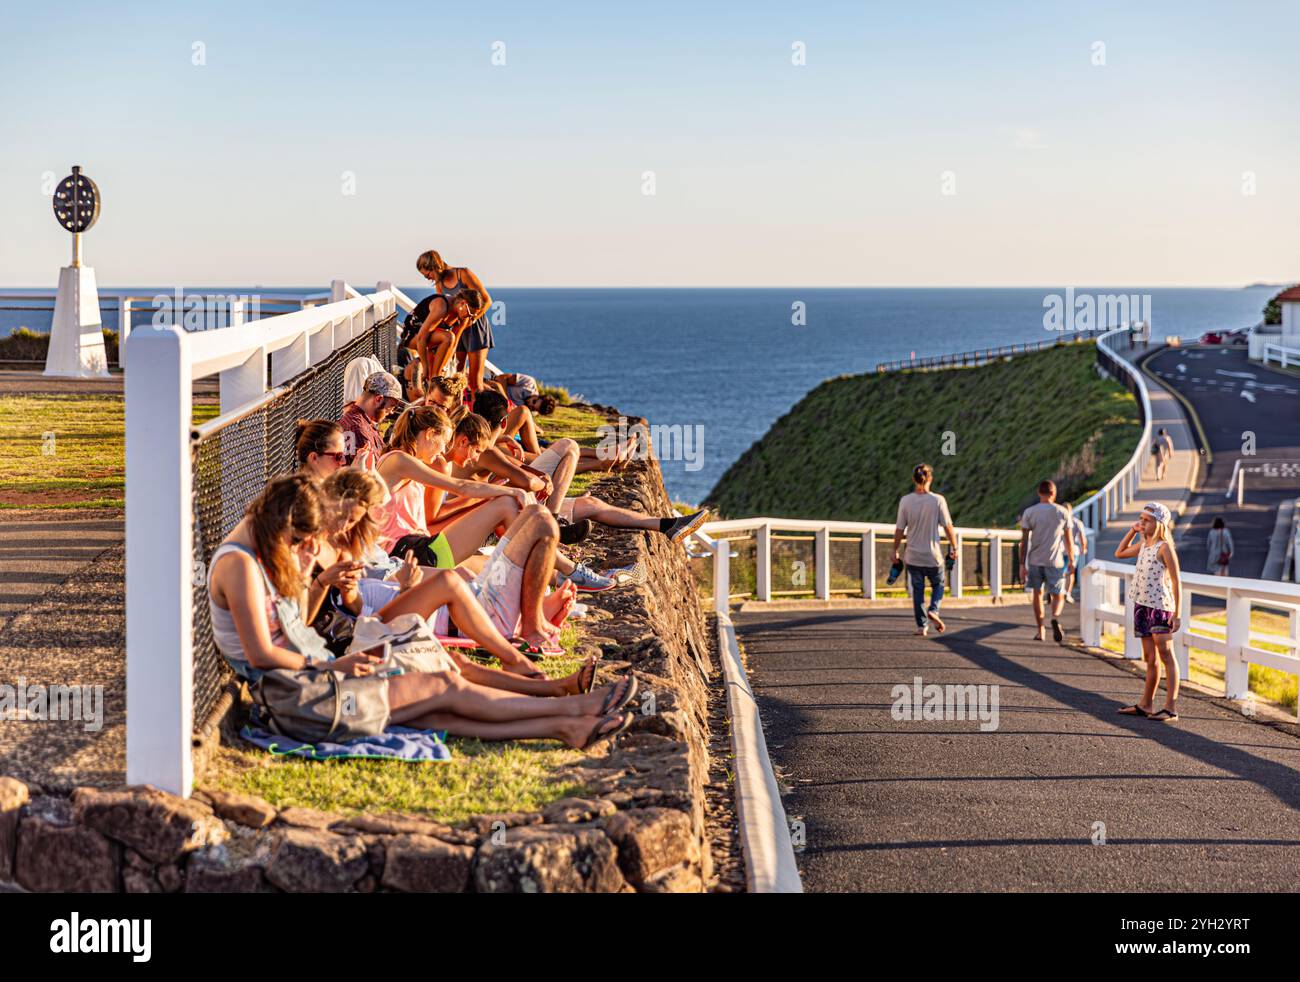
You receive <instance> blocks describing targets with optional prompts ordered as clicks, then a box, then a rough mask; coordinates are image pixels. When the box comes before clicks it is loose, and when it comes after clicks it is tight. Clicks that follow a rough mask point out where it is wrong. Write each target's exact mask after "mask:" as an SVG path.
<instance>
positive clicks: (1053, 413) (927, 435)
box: [708, 343, 1140, 526]
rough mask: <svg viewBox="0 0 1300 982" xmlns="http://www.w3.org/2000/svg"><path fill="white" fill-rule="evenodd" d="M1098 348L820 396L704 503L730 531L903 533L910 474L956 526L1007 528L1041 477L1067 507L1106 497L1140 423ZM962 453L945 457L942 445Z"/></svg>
mask: <svg viewBox="0 0 1300 982" xmlns="http://www.w3.org/2000/svg"><path fill="white" fill-rule="evenodd" d="M1094 362H1095V351H1094V348H1093V345H1092V344H1091V343H1088V344H1077V345H1076V344H1071V345H1063V346H1059V347H1055V348H1051V349H1049V350H1047V351H1044V352H1041V353H1036V354H1032V355H1025V356H1023V357H1020V358H1016V359H1014V360H1012V361H1008V362H999V363H996V364H993V365H986V366H982V367H980V368H961V369H949V370H945V371H933V372H904V373H892V374H888V375H876V374H869V375H851V376H841V377H839V378H835V379H830V380H828V381H826V382H823V383H822V384H821V385H819V386H818V387H817V388H815V389H813V390H812V391H811V392H810V393H808V395H806V396H805V397H804V398H803V399H802V400H801V401H800V402H799V403H798V404H797V405H795V407H794V408H793V409H792V410H791V411H790V412H789V413H787V414H786V415H785V416H783V417H781V418H780V419H779V420H777V421H776V423H774V424H773V426H772V428H771V429H770V430H769V431H768V432H767V434H766V435H765V436H764V437H763V438H762V439H761V440H759V441H758V443H756V444H754V446H752V447H750V449H749V450H747V451H746V452H745V453H744V455H743V456H741V458H740V459H739V460H738V461H737V462H736V463H735V464H733V465H732V466H731V468H730V469H729V470H728V471H727V473H726V474H724V475H723V477H722V479H721V480H720V481H719V482H718V485H717V487H715V488H714V489H713V491H712V492H710V494H709V498H708V502H709V503H710V504H712V505H713V506H714V507H716V508H717V510H718V511H719V512H720V513H721V514H722V515H724V516H726V517H728V518H742V517H747V516H753V515H773V516H780V517H783V518H835V519H841V520H849V521H854V520H856V521H876V522H889V521H893V519H894V516H895V514H896V512H897V508H898V498H899V496H900V495H901V494H904V493H906V492H907V491H908V490H910V480H909V478H910V474H911V470H912V468H913V467H914V466H915V465H916V464H918V463H920V462H922V461H925V462H927V463H929V464H931V466H933V467H934V468H935V490H936V491H939V492H940V493H942V494H944V495H946V496H947V498H948V504H949V506H950V508H951V510H952V514H953V519H954V521H955V522H956V523H957V524H958V525H972V526H978V525H990V526H994V525H1009V524H1010V523H1012V522H1013V521H1015V519H1016V517H1017V515H1018V514H1019V512H1020V510H1021V509H1023V508H1024V507H1025V506H1026V505H1028V504H1031V503H1032V502H1033V501H1034V500H1035V496H1034V494H1033V489H1034V487H1035V486H1036V485H1037V484H1038V482H1039V481H1041V480H1042V479H1043V478H1044V477H1050V478H1053V479H1055V480H1056V481H1057V483H1058V485H1060V488H1061V500H1065V501H1077V500H1079V499H1081V498H1083V497H1085V496H1086V495H1088V494H1090V493H1091V492H1092V491H1094V490H1096V489H1097V488H1099V487H1101V486H1102V485H1103V484H1104V483H1105V482H1106V481H1107V480H1109V478H1110V476H1111V475H1112V474H1114V473H1115V471H1117V470H1118V469H1119V468H1120V467H1121V466H1123V464H1124V463H1125V462H1126V461H1127V459H1128V457H1129V456H1130V455H1131V454H1132V453H1133V447H1134V446H1135V444H1136V442H1137V438H1138V435H1139V432H1140V426H1139V424H1138V409H1137V404H1136V402H1135V401H1134V400H1133V398H1132V397H1131V396H1130V395H1129V394H1128V393H1127V392H1126V391H1125V390H1124V388H1123V387H1122V386H1120V385H1118V384H1116V383H1114V382H1111V381H1109V380H1103V379H1100V378H1098V376H1097V374H1096V371H1095V369H1094V367H1093V366H1094ZM947 431H951V432H952V433H953V434H954V436H955V446H956V453H955V454H954V455H952V456H945V455H944V454H943V453H942V450H943V448H944V434H945V432H947Z"/></svg>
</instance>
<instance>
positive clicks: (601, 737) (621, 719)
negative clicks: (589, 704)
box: [579, 713, 636, 750]
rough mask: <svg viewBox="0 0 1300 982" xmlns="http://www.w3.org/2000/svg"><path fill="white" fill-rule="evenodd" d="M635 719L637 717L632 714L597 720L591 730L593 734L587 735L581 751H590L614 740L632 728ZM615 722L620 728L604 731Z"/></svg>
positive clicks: (604, 717) (603, 717) (621, 714)
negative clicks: (607, 741)
mask: <svg viewBox="0 0 1300 982" xmlns="http://www.w3.org/2000/svg"><path fill="white" fill-rule="evenodd" d="M635 718H636V717H634V716H633V715H632V714H631V713H619V714H618V715H616V716H615V715H610V716H602V717H601V718H600V719H598V720H596V725H595V726H593V727H592V728H591V732H590V733H588V734H587V740H586V742H585V743H583V745H582V746H581V747H580V748H579V749H581V750H590V749H591V748H592V747H594V746H595V745H596V744H598V743H601V742H603V741H605V740H612V739H614V737H616V736H618V735H619V734H620V733H622V732H623V731H624V730H626V729H627V728H628V727H629V726H631V725H632V721H633V719H635ZM615 721H617V723H618V726H616V727H614V728H612V729H602V727H606V726H609V724H610V723H613V722H615Z"/></svg>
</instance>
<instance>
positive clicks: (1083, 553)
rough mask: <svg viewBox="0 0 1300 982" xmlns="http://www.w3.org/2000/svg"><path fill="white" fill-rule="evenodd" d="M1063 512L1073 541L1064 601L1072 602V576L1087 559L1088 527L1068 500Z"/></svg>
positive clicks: (1066, 576)
mask: <svg viewBox="0 0 1300 982" xmlns="http://www.w3.org/2000/svg"><path fill="white" fill-rule="evenodd" d="M1064 507H1065V514H1066V515H1067V516H1069V525H1068V528H1069V533H1068V534H1069V535H1070V537H1071V539H1072V540H1073V543H1074V568H1073V569H1067V570H1066V572H1065V602H1066V603H1067V604H1072V603H1074V578H1075V573H1076V572H1077V571H1078V570H1081V569H1083V566H1084V564H1085V563H1086V562H1087V561H1088V529H1087V526H1085V525H1084V524H1083V521H1082V520H1081V519H1080V518H1079V516H1078V515H1076V514H1075V513H1074V506H1073V505H1072V504H1070V503H1069V502H1068V501H1067V502H1066V503H1065V506H1064Z"/></svg>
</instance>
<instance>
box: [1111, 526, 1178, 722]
mask: <svg viewBox="0 0 1300 982" xmlns="http://www.w3.org/2000/svg"><path fill="white" fill-rule="evenodd" d="M1172 521H1173V516H1172V515H1171V514H1170V512H1169V509H1168V508H1166V507H1165V506H1164V505H1162V504H1160V503H1159V502H1155V501H1153V502H1151V503H1149V504H1148V505H1146V506H1145V507H1144V508H1143V509H1142V515H1141V516H1140V517H1139V518H1138V520H1137V521H1136V522H1134V523H1133V527H1132V528H1131V529H1129V530H1128V534H1127V535H1125V536H1124V541H1123V542H1121V543H1120V544H1119V546H1118V548H1116V550H1115V558H1116V559H1131V558H1132V557H1133V556H1137V567H1136V568H1135V569H1134V570H1133V580H1132V589H1133V633H1134V635H1136V636H1137V637H1139V638H1141V639H1142V656H1143V658H1145V659H1146V663H1147V675H1146V685H1145V686H1144V687H1143V689H1142V700H1141V702H1138V703H1135V704H1134V705H1132V706H1125V707H1124V708H1122V709H1121V710H1120V713H1121V714H1122V715H1124V716H1145V717H1148V718H1150V719H1154V720H1158V721H1159V722H1161V723H1167V722H1171V721H1173V720H1176V719H1178V682H1179V679H1178V661H1177V659H1175V658H1174V650H1173V646H1172V645H1170V643H1169V636H1170V635H1171V634H1176V633H1177V632H1178V621H1179V618H1178V611H1179V610H1180V608H1181V606H1182V582H1181V581H1182V576H1181V574H1180V573H1179V569H1178V553H1177V552H1176V551H1175V550H1174V540H1173V536H1172V535H1171V534H1170V526H1171V524H1172ZM1157 655H1158V656H1159V661H1157V658H1156V656H1157ZM1161 662H1163V663H1164V667H1165V705H1164V708H1163V709H1161V710H1160V711H1159V712H1152V710H1153V709H1154V708H1155V698H1156V688H1157V687H1158V686H1159V685H1160V663H1161Z"/></svg>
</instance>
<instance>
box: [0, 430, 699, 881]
mask: <svg viewBox="0 0 1300 982" xmlns="http://www.w3.org/2000/svg"><path fill="white" fill-rule="evenodd" d="M596 408H597V411H599V412H602V413H604V414H606V415H609V416H613V417H616V416H617V412H616V411H614V410H607V409H604V408H603V407H596ZM592 493H593V494H598V495H599V496H600V497H602V498H604V499H606V500H608V501H611V502H613V503H615V504H619V505H622V506H624V507H628V508H633V509H637V510H642V511H645V512H646V513H648V514H654V515H665V514H668V513H669V511H670V503H669V500H668V497H667V494H666V493H665V491H664V486H663V478H662V475H661V473H660V471H659V465H658V463H657V462H656V461H655V460H653V459H651V460H648V461H642V462H637V463H634V464H632V465H631V466H630V467H629V468H628V469H627V471H625V472H623V473H621V474H618V475H615V476H611V477H609V478H606V479H604V480H602V481H600V482H598V484H597V485H596V486H595V487H593V488H592ZM576 551H577V552H578V553H580V554H581V555H582V556H584V557H586V558H592V559H594V560H598V561H599V562H601V563H602V564H608V565H624V564H630V563H633V562H636V563H640V564H642V566H643V568H644V569H645V571H646V573H647V581H646V583H645V584H643V585H640V586H636V587H632V588H629V589H623V590H617V591H612V592H610V593H607V594H595V595H593V594H588V595H585V596H584V597H583V602H584V603H586V604H587V605H588V607H589V608H590V612H589V614H588V617H587V618H586V620H584V621H583V622H582V626H583V629H584V631H585V637H584V640H583V642H582V646H581V647H582V648H584V649H586V650H588V651H591V652H593V653H594V652H599V653H600V654H601V655H602V657H603V663H604V664H605V665H608V666H610V667H612V668H616V669H620V670H621V669H622V668H623V667H630V668H631V670H632V671H634V672H635V673H636V675H637V677H638V679H639V681H640V683H641V696H640V708H639V711H638V713H637V717H636V722H635V724H634V725H633V727H632V728H631V730H629V732H628V733H626V734H625V735H624V736H623V737H622V738H621V739H620V740H619V741H618V743H617V744H616V745H615V747H614V748H613V749H612V750H610V751H609V752H608V753H607V754H606V755H605V756H596V755H592V756H587V757H584V758H583V759H582V760H581V761H579V762H578V764H576V765H575V766H574V767H573V768H572V770H571V772H570V773H568V774H565V775H561V776H563V777H570V778H574V779H576V780H577V781H580V782H581V783H582V784H583V785H584V786H585V787H586V788H587V789H588V793H587V797H584V798H566V799H563V800H561V801H556V802H553V803H551V804H550V805H548V806H547V807H546V808H544V809H542V810H541V811H539V812H526V813H516V814H507V815H480V816H475V817H474V818H473V819H472V820H471V821H470V822H469V823H468V825H466V826H462V827H456V828H452V827H449V826H446V825H443V824H440V823H437V822H431V821H427V820H424V819H421V818H418V817H413V816H408V815H358V816H343V815H337V814H329V813H324V812H318V811H314V810H311V809H306V808H285V809H283V810H277V809H276V808H274V807H272V806H271V805H270V804H268V803H267V802H265V801H263V800H262V799H260V798H257V797H254V796H251V795H241V794H234V793H230V792H220V791H204V790H203V789H202V787H201V785H202V782H201V780H200V782H199V785H200V787H199V789H198V790H196V791H195V793H194V796H193V797H191V798H189V799H182V798H178V797H175V796H173V795H169V794H165V793H163V792H161V791H158V790H156V789H153V788H125V789H117V790H114V789H110V790H104V789H97V788H89V787H81V788H77V789H75V790H74V791H73V792H72V793H71V794H70V795H63V794H47V793H44V790H43V789H41V788H39V787H29V786H28V785H27V784H24V783H23V782H21V781H18V780H17V779H15V778H9V777H3V778H0V883H14V884H17V885H18V886H20V887H22V888H24V889H26V890H32V891H91V892H119V891H121V892H128V893H179V892H185V893H213V892H257V891H286V892H338V891H357V892H363V893H368V892H374V891H376V890H392V891H404V892H461V891H468V890H473V891H477V892H488V893H497V892H620V891H624V892H632V891H637V892H682V891H698V890H701V889H702V888H703V886H704V884H705V882H706V881H707V880H708V878H709V875H710V872H711V859H710V856H709V849H708V840H707V838H706V833H705V822H704V784H705V782H706V780H707V775H708V715H707V713H708V707H707V703H708V684H709V683H708V674H709V672H710V661H711V657H710V652H711V645H710V643H709V640H708V633H707V631H706V628H705V622H704V618H703V617H702V615H701V612H700V604H699V600H698V597H697V594H696V591H695V585H694V582H693V580H692V579H691V575H690V571H689V569H688V566H687V561H686V558H685V556H684V554H683V552H682V549H681V547H680V546H675V545H672V544H671V543H670V542H669V541H668V540H667V538H666V537H664V536H663V535H660V534H659V533H657V532H656V533H643V532H635V533H633V532H626V531H616V530H609V529H604V528H603V527H601V526H597V531H595V532H593V534H592V536H591V537H590V538H589V539H588V540H587V542H584V543H583V544H582V546H581V547H579V549H578V550H576ZM632 708H636V706H635V704H634V706H633V707H632Z"/></svg>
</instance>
